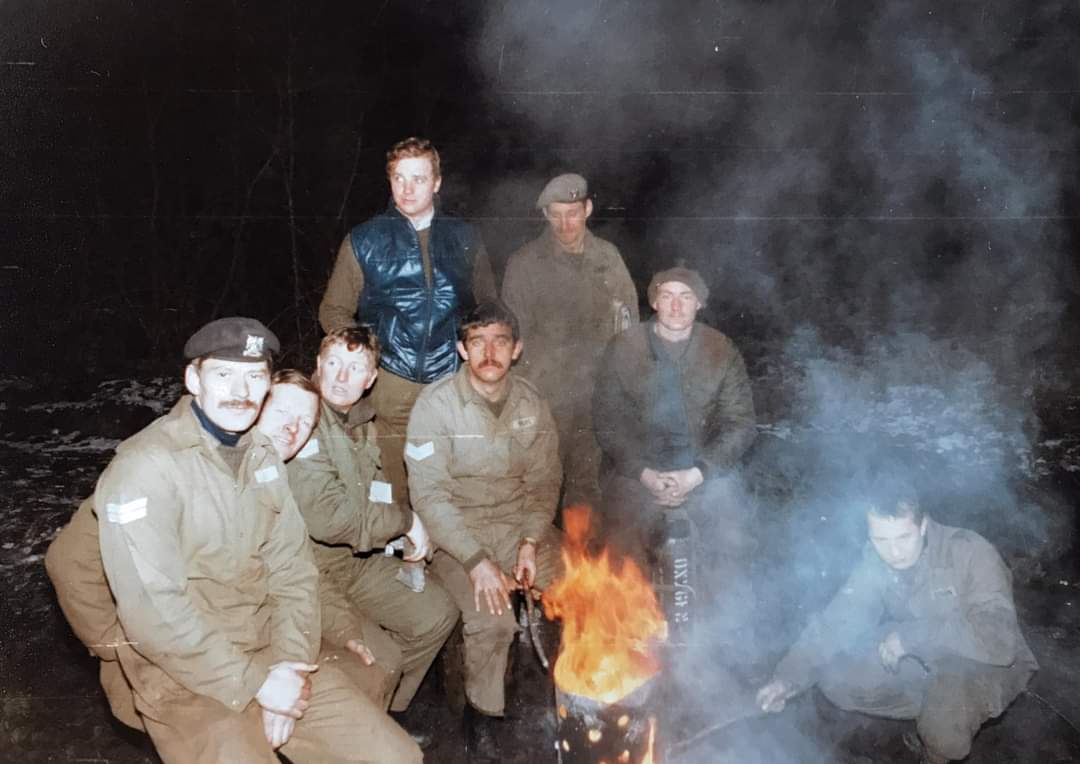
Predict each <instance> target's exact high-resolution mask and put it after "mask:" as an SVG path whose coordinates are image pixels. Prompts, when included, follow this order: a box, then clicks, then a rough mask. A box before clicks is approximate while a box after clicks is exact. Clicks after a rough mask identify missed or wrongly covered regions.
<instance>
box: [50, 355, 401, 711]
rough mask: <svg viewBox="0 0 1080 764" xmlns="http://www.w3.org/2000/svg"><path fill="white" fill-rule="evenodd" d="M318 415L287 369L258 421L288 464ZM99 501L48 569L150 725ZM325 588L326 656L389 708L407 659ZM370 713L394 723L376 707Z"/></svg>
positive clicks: (124, 696) (89, 503)
mask: <svg viewBox="0 0 1080 764" xmlns="http://www.w3.org/2000/svg"><path fill="white" fill-rule="evenodd" d="M318 416H319V390H318V388H317V387H316V386H315V385H314V384H313V383H312V382H311V380H310V379H309V378H308V377H307V376H306V375H304V374H303V373H302V372H300V371H297V370H296V369H280V370H278V371H276V372H274V375H273V377H272V378H271V382H270V392H269V394H268V395H267V397H266V402H265V403H264V404H263V407H262V412H261V413H260V415H259V419H258V422H257V423H256V425H255V427H256V429H257V430H258V431H259V432H261V433H262V434H263V435H265V436H266V437H268V438H269V439H270V441H271V443H272V444H273V446H274V449H275V450H276V451H277V453H278V456H280V457H281V460H282V461H283V462H288V461H289V460H290V459H292V458H293V457H294V456H295V455H296V453H297V451H299V450H300V448H301V447H302V446H303V445H304V444H305V443H306V442H307V440H308V437H309V436H310V435H311V432H312V430H313V429H314V426H315V424H316V422H317V421H318ZM93 507H94V499H93V497H90V498H88V499H86V500H85V501H83V502H82V504H80V505H79V508H78V510H76V512H75V514H74V515H73V516H72V518H71V521H70V522H69V523H68V525H67V526H65V527H64V528H63V529H62V530H61V531H60V533H59V534H58V535H57V537H56V538H55V539H54V540H53V542H52V543H51V544H50V545H49V549H48V551H47V552H46V554H45V569H46V571H47V572H48V574H49V578H50V579H51V580H52V582H53V586H54V587H55V589H56V595H57V600H58V602H59V603H60V607H61V610H62V611H63V613H64V615H65V616H66V618H67V620H68V623H69V624H71V628H72V631H73V632H74V633H75V636H76V637H78V638H79V639H80V640H81V641H82V643H83V644H84V645H86V646H87V648H88V649H89V650H90V652H91V654H92V655H94V656H96V657H97V658H99V659H100V660H101V666H100V678H101V684H102V687H103V688H104V689H105V695H106V697H107V699H108V701H109V705H110V708H111V709H112V712H113V714H114V715H115V716H116V717H117V719H119V720H120V721H121V722H123V723H124V724H126V725H128V726H130V727H134V728H135V729H138V730H142V731H145V727H144V725H143V722H142V719H141V718H140V716H139V714H138V712H137V711H136V710H135V704H134V696H133V692H132V689H131V686H130V685H129V684H128V682H127V679H125V678H124V675H123V671H122V670H121V668H120V664H119V662H118V660H117V652H116V651H117V647H118V646H120V645H122V644H123V643H124V642H125V641H126V638H125V637H124V634H123V629H122V628H121V627H120V622H119V619H118V615H117V612H116V603H115V602H114V600H113V597H112V592H111V591H110V590H109V585H108V582H107V581H106V580H105V571H104V568H103V567H102V563H101V551H100V547H99V537H98V524H97V517H96V515H95V514H94V510H93ZM319 594H320V601H321V603H322V615H323V618H322V621H323V645H322V650H321V651H320V654H319V662H320V663H324V662H328V661H331V662H334V663H335V664H336V665H337V666H338V667H340V668H341V669H342V670H343V671H344V672H345V673H346V674H347V675H348V676H349V678H350V679H351V680H352V681H353V682H354V683H355V684H357V686H358V687H359V688H360V689H361V690H363V691H364V692H365V693H367V694H368V695H369V696H370V697H371V698H372V699H373V700H375V701H376V702H377V703H379V704H380V705H381V706H382V707H383V708H385V707H386V705H387V704H388V703H389V701H390V695H391V693H392V692H393V689H394V688H395V687H396V685H397V680H398V678H399V677H400V662H399V664H398V665H397V666H395V665H394V664H393V663H392V662H391V661H392V660H393V656H392V655H391V656H390V657H389V659H386V658H383V657H382V656H380V661H379V663H375V659H374V657H373V655H372V653H371V651H370V649H369V648H368V647H367V643H366V642H365V641H364V640H365V639H366V637H367V635H368V634H369V633H370V631H371V630H372V628H373V627H374V625H373V624H371V623H370V622H369V621H367V619H365V618H363V616H361V615H360V614H359V613H357V612H355V609H353V608H352V607H351V606H349V605H348V603H347V601H346V600H345V597H344V594H343V593H341V592H340V590H338V589H337V588H336V587H332V586H326V585H325V583H324V584H323V585H321V586H320V590H319ZM374 628H377V627H374ZM370 715H371V716H372V717H374V718H375V719H376V720H378V719H379V718H380V717H381V718H382V720H383V722H382V723H385V724H393V723H392V722H391V721H390V720H389V719H386V717H385V716H384V715H382V714H378V713H375V712H374V710H373V712H372V714H370ZM376 723H379V722H376Z"/></svg>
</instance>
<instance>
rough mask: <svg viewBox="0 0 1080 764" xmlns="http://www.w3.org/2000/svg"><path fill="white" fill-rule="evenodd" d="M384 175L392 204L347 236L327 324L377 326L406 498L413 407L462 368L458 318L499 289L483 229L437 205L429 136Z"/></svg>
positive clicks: (385, 443) (323, 309)
mask: <svg viewBox="0 0 1080 764" xmlns="http://www.w3.org/2000/svg"><path fill="white" fill-rule="evenodd" d="M386 175H387V180H388V181H389V183H390V192H391V195H392V197H393V198H392V201H391V204H390V206H389V207H388V208H387V210H386V212H384V213H382V214H381V215H376V216H375V217H373V218H371V219H370V220H368V221H366V222H364V223H361V224H360V225H358V226H356V227H354V228H353V229H352V230H351V231H350V232H349V235H348V236H346V237H345V240H344V241H343V242H342V243H341V247H340V249H339V250H338V257H337V261H336V262H335V264H334V270H333V272H332V273H331V275H330V281H329V283H328V284H327V286H326V292H325V293H324V295H323V299H322V303H321V304H320V305H319V323H320V324H321V325H322V328H323V330H324V331H326V332H328V333H329V332H331V331H333V330H335V329H339V328H341V327H343V326H354V325H356V324H358V323H363V324H370V325H371V326H372V327H374V329H375V332H376V336H377V337H378V340H379V344H380V345H381V346H382V360H381V363H380V368H381V372H380V375H379V381H378V384H376V385H375V389H374V390H373V391H372V393H371V404H372V406H373V407H374V409H375V416H376V418H377V419H378V421H379V431H380V442H379V448H380V450H381V452H382V455H383V469H384V470H386V474H387V477H388V478H389V479H390V482H391V484H392V485H393V486H394V495H395V496H397V497H399V499H400V500H403V501H404V500H407V498H408V485H407V482H406V477H405V465H404V461H403V459H404V456H403V453H404V448H405V430H406V428H407V426H408V423H409V412H410V411H412V406H413V403H414V402H415V401H416V397H417V396H418V395H419V394H420V391H421V390H423V389H424V387H425V386H426V385H429V384H431V383H432V382H435V381H436V380H439V379H442V378H443V377H445V376H447V375H448V374H451V373H453V372H454V371H456V370H457V368H458V365H459V363H460V361H459V359H458V355H457V350H456V348H455V342H456V340H457V321H458V318H459V317H460V315H461V314H462V313H464V312H466V311H468V310H469V309H470V308H472V307H473V306H474V305H475V304H476V302H477V301H479V300H485V299H492V298H494V297H495V296H496V290H495V278H494V276H493V275H492V272H491V265H490V263H489V261H488V256H487V252H486V251H485V249H484V244H483V241H481V239H480V236H479V234H478V233H477V231H476V229H475V228H473V226H471V225H470V224H469V223H467V222H465V221H464V220H460V219H457V218H454V217H451V216H449V215H446V214H444V213H442V212H441V211H440V210H439V209H438V207H437V205H436V194H437V193H438V191H439V188H440V187H441V186H442V173H441V169H440V159H439V152H438V151H436V150H435V147H434V146H433V145H432V144H431V142H430V141H428V140H425V139H423V138H406V139H405V140H403V141H400V142H398V143H396V144H395V145H394V146H393V147H392V148H391V149H390V151H388V152H387V154H386Z"/></svg>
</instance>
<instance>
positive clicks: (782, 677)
mask: <svg viewBox="0 0 1080 764" xmlns="http://www.w3.org/2000/svg"><path fill="white" fill-rule="evenodd" d="M857 509H858V511H860V512H862V513H864V514H865V516H866V530H867V544H866V547H865V549H864V550H863V555H862V560H861V561H860V562H859V564H858V565H857V566H856V567H855V569H854V570H853V571H852V573H851V575H850V576H849V577H848V580H847V582H846V583H845V584H844V585H843V586H842V587H840V590H839V592H837V594H836V596H835V597H833V599H832V601H831V602H830V603H829V604H828V606H827V607H826V608H825V609H824V610H823V611H821V612H820V613H818V614H816V615H814V616H813V617H811V618H810V621H809V623H808V624H807V626H806V628H805V629H804V630H803V632H802V634H801V636H800V637H799V639H798V640H797V641H796V642H795V644H794V646H792V647H791V649H790V650H788V652H787V655H785V656H784V658H783V659H782V660H781V661H780V663H779V664H778V665H777V666H776V669H775V670H774V672H773V678H772V680H771V681H770V682H769V683H768V684H766V685H765V686H764V687H762V688H761V689H760V690H759V691H758V694H757V700H758V703H759V705H760V706H761V708H762V709H763V710H765V711H770V712H778V711H781V710H783V708H784V707H785V705H786V704H787V701H788V700H790V699H791V698H793V697H795V696H796V695H798V694H799V693H801V692H803V691H804V690H806V689H808V688H809V687H811V686H813V685H815V684H816V685H817V687H818V689H819V690H820V691H821V693H822V694H823V695H824V696H825V697H826V698H828V699H829V700H830V701H831V702H832V703H833V704H834V705H836V706H838V707H839V708H841V709H844V710H846V711H860V712H862V713H865V714H869V715H871V716H883V717H888V718H891V719H914V720H915V729H914V730H909V731H908V732H906V733H905V735H904V741H905V743H906V744H907V745H908V747H909V748H911V749H912V751H913V752H915V753H916V754H917V755H918V757H919V761H920V762H927V763H928V764H942V763H943V762H947V761H951V760H956V759H963V758H965V757H966V756H967V755H968V752H969V751H970V750H971V741H972V738H974V736H975V734H976V733H977V732H978V731H979V728H980V727H981V726H982V724H983V722H985V721H986V720H987V719H990V718H993V717H996V716H998V715H1000V714H1002V713H1003V712H1004V711H1005V709H1006V708H1007V707H1008V706H1009V704H1010V703H1012V701H1013V699H1015V698H1016V696H1017V695H1019V694H1020V692H1022V691H1023V689H1024V688H1025V687H1026V686H1027V684H1028V681H1029V680H1030V678H1031V676H1032V674H1034V673H1035V671H1036V669H1037V668H1038V665H1037V664H1036V661H1035V656H1034V655H1032V653H1031V649H1030V648H1029V647H1028V645H1027V642H1026V641H1025V640H1024V636H1023V634H1022V633H1021V631H1020V626H1019V624H1018V622H1017V618H1016V607H1015V605H1014V603H1013V596H1012V576H1011V574H1010V573H1009V569H1008V568H1007V567H1006V566H1005V563H1004V562H1003V561H1002V559H1001V556H1000V555H999V554H998V552H997V550H996V549H994V547H993V546H992V545H991V544H990V542H988V541H987V540H986V539H984V538H983V537H982V536H980V535H979V534H977V533H975V532H974V531H969V530H965V529H963V528H951V527H949V526H947V525H941V524H939V523H937V522H935V521H934V520H933V519H931V518H930V516H929V515H927V514H926V513H925V512H924V511H923V509H922V506H921V504H920V501H919V496H918V494H917V492H916V491H915V489H914V488H913V487H911V486H910V485H908V484H907V483H906V482H904V481H903V480H901V479H897V478H895V477H892V476H890V475H884V476H878V477H877V478H875V479H874V481H873V485H871V487H870V489H869V491H867V492H865V495H864V496H863V497H862V498H860V499H859V500H858V503H857Z"/></svg>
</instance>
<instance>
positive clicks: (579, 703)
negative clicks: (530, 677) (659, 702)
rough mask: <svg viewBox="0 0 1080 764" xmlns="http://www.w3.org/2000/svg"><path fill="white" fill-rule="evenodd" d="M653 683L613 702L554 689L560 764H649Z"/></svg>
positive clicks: (653, 725)
mask: <svg viewBox="0 0 1080 764" xmlns="http://www.w3.org/2000/svg"><path fill="white" fill-rule="evenodd" d="M652 686H653V681H652V680H650V681H649V682H647V683H646V684H644V685H642V686H641V687H639V688H638V689H637V690H635V691H634V692H632V693H631V694H630V695H628V696H627V697H625V698H622V699H621V700H619V701H617V702H615V703H603V702H601V701H597V700H593V699H592V698H585V697H582V696H580V695H573V694H571V693H569V692H565V691H564V690H561V689H559V688H558V687H556V688H555V702H556V704H557V707H556V712H557V714H558V717H559V726H558V737H557V739H556V741H555V750H556V751H557V752H558V757H559V764H616V762H617V763H618V764H651V762H654V761H655V759H654V754H653V749H654V747H655V744H656V719H655V717H652V716H650V715H649V710H650V707H649V699H650V695H651V691H652Z"/></svg>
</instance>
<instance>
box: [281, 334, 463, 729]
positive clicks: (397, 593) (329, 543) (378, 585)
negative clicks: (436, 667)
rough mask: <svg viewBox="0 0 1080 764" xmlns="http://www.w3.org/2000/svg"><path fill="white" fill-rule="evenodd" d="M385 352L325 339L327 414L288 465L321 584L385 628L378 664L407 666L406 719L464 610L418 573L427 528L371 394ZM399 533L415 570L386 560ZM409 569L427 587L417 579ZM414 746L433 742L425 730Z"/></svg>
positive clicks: (402, 694) (378, 642) (352, 338)
mask: <svg viewBox="0 0 1080 764" xmlns="http://www.w3.org/2000/svg"><path fill="white" fill-rule="evenodd" d="M379 350H380V347H379V341H378V339H377V338H376V336H375V334H374V332H372V331H371V330H370V329H369V328H368V327H366V326H356V327H344V328H341V329H336V330H334V331H332V332H330V333H329V334H327V335H326V337H325V338H323V341H322V344H321V346H320V348H319V355H318V357H317V359H316V362H315V363H316V368H315V381H316V383H317V384H318V386H319V391H320V393H321V395H322V404H321V406H322V416H321V418H320V419H319V424H318V426H317V428H316V429H315V432H314V434H313V435H312V436H311V439H310V440H309V441H308V444H307V446H305V447H304V449H303V450H302V451H301V452H300V453H299V454H298V455H297V457H296V458H295V459H293V460H292V461H291V462H290V463H289V484H290V486H291V488H292V492H293V496H294V497H295V498H296V503H297V504H298V505H299V507H300V512H301V514H302V515H303V517H304V520H305V522H306V523H307V529H308V533H309V534H310V536H311V538H312V541H314V542H315V543H314V550H315V561H316V563H317V564H318V566H319V571H320V574H321V580H323V581H325V582H328V583H329V584H331V585H333V586H335V587H338V588H340V589H341V590H342V591H343V592H344V593H345V597H346V598H347V600H348V602H349V604H350V605H351V606H352V607H353V608H355V609H356V610H357V611H359V612H360V613H362V614H363V615H364V616H366V617H367V618H369V619H371V620H372V621H374V623H376V624H378V626H379V627H380V628H379V629H377V630H375V633H372V634H368V635H367V636H366V638H365V645H366V646H367V647H368V648H370V649H371V651H372V653H373V655H374V657H375V659H376V661H377V662H381V661H382V660H383V657H384V656H386V657H387V658H388V659H389V660H391V661H392V663H393V664H395V665H397V664H400V665H401V667H402V677H401V682H400V684H399V685H398V687H397V689H396V691H395V692H394V696H393V699H392V700H391V703H390V710H391V712H403V711H405V709H406V708H408V706H409V703H410V701H411V700H412V698H413V696H414V695H415V694H416V691H417V689H418V688H419V687H420V682H421V681H422V680H423V678H424V675H425V674H426V673H427V670H428V668H429V667H430V666H431V663H432V661H434V660H435V656H436V655H438V653H439V649H440V648H441V647H442V645H443V643H444V642H445V641H446V639H447V637H448V636H449V635H450V632H451V631H453V629H454V625H455V624H456V623H457V621H458V609H457V606H456V605H455V604H454V602H453V600H452V599H451V598H450V595H448V594H447V593H446V591H445V590H444V589H443V588H442V586H441V585H440V584H439V582H438V581H425V580H424V578H423V569H422V567H421V568H420V569H417V568H416V567H415V564H419V565H421V566H422V564H423V559H424V557H425V556H426V555H427V554H428V552H429V549H430V542H429V541H428V536H427V531H426V530H425V528H424V523H423V522H422V521H421V520H420V518H419V516H418V515H417V514H416V513H414V512H413V511H412V510H410V509H409V506H408V505H407V504H403V503H402V502H401V497H400V496H397V495H395V493H394V487H393V486H392V485H391V483H389V482H388V481H387V479H386V478H385V477H384V474H383V471H382V455H381V453H380V450H379V446H378V445H377V443H378V442H379V441H378V434H377V429H378V427H379V426H380V425H379V423H378V422H373V421H372V417H373V416H374V411H373V410H372V408H371V406H370V404H369V402H368V399H367V398H365V397H364V393H365V392H367V390H368V389H369V388H370V387H371V386H372V384H374V383H375V379H376V376H377V375H378V374H379ZM401 536H406V537H407V538H408V539H409V541H410V542H411V546H410V548H409V550H408V552H407V556H406V560H407V561H412V562H413V563H414V567H413V568H412V569H411V570H410V569H409V566H407V565H406V564H405V563H404V562H403V561H402V560H399V559H397V558H396V557H391V556H387V555H385V554H384V550H385V548H386V546H387V543H388V542H389V541H391V540H393V539H396V538H398V537H401ZM410 572H411V573H415V574H417V575H419V576H420V578H419V580H418V581H413V580H411V578H410V576H409V574H410ZM410 587H411V588H410ZM415 739H416V740H417V741H418V742H421V743H422V744H425V743H426V742H428V738H427V737H426V736H422V735H420V734H419V733H417V734H416V735H415Z"/></svg>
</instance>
